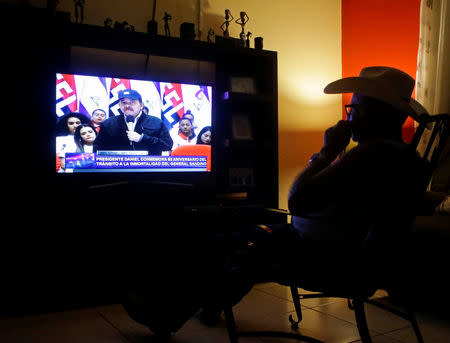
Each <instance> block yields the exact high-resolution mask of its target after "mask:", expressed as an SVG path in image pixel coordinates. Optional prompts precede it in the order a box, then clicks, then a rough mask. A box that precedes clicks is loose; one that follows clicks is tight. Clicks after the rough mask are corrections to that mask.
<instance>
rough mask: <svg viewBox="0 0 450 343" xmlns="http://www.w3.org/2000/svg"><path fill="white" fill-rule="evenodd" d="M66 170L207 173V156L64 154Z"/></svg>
mask: <svg viewBox="0 0 450 343" xmlns="http://www.w3.org/2000/svg"><path fill="white" fill-rule="evenodd" d="M65 165H66V170H73V171H80V172H82V171H95V170H98V171H109V170H110V171H118V170H121V171H142V170H146V171H147V170H149V171H175V170H186V171H207V156H148V155H146V156H141V155H99V154H96V153H66V158H65Z"/></svg>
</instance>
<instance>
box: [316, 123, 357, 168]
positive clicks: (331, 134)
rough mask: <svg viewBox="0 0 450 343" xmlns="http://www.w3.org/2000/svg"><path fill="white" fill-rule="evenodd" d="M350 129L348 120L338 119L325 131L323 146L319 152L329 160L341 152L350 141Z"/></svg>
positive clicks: (332, 159)
mask: <svg viewBox="0 0 450 343" xmlns="http://www.w3.org/2000/svg"><path fill="white" fill-rule="evenodd" d="M351 136H352V130H351V126H350V122H348V121H344V120H340V121H338V123H337V124H336V125H334V126H332V127H330V128H328V129H327V130H326V131H325V135H324V138H323V147H322V149H321V150H320V154H321V155H322V156H323V157H325V158H326V159H328V160H329V161H330V162H332V161H334V160H335V159H336V157H337V156H338V155H339V153H340V152H342V151H343V150H344V149H345V147H346V146H347V145H348V144H349V143H350V138H351Z"/></svg>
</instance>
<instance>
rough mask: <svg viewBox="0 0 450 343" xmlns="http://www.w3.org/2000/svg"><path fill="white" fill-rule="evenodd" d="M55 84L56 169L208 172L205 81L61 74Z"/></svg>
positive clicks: (209, 97) (209, 119)
mask: <svg viewBox="0 0 450 343" xmlns="http://www.w3.org/2000/svg"><path fill="white" fill-rule="evenodd" d="M55 85H56V101H55V114H54V119H55V123H56V126H55V131H54V145H55V153H56V173H57V174H81V173H83V174H95V173H101V174H103V175H104V174H113V173H114V174H116V175H119V174H120V175H125V174H126V175H128V176H130V175H132V174H133V175H137V174H139V173H158V174H167V175H175V174H186V175H187V174H193V173H194V174H197V173H198V174H204V173H211V171H212V159H211V142H212V139H211V138H212V135H211V134H212V133H213V132H214V129H213V106H214V101H213V85H212V84H200V83H195V84H194V83H179V82H172V81H170V80H166V81H161V80H158V81H154V80H145V79H130V78H123V77H118V76H116V75H82V74H74V73H69V74H67V73H62V72H61V73H56V75H55ZM146 175H148V174H146ZM188 179H189V178H186V180H188ZM178 180H183V178H182V177H181V178H178Z"/></svg>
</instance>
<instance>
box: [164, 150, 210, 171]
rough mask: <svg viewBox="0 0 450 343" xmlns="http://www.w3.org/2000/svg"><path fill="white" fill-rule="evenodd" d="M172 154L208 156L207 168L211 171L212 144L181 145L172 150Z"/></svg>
mask: <svg viewBox="0 0 450 343" xmlns="http://www.w3.org/2000/svg"><path fill="white" fill-rule="evenodd" d="M170 155H171V156H206V170H207V171H211V145H206V144H194V145H181V146H179V147H177V148H175V149H173V150H172V152H171V153H170Z"/></svg>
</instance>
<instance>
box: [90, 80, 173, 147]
mask: <svg viewBox="0 0 450 343" xmlns="http://www.w3.org/2000/svg"><path fill="white" fill-rule="evenodd" d="M119 107H120V110H121V112H122V114H120V115H118V116H113V117H110V118H109V119H107V120H105V121H103V122H102V124H101V125H100V132H99V134H98V136H97V139H96V140H95V142H94V151H96V152H97V151H127V150H139V151H148V155H161V153H162V152H163V151H169V150H171V148H172V145H173V141H172V138H171V137H170V134H169V131H168V130H167V128H166V127H165V125H164V123H163V122H162V120H161V119H159V118H156V117H154V116H150V115H148V114H145V113H144V112H143V111H142V109H143V108H144V104H143V102H142V97H141V95H140V94H139V93H138V92H136V91H135V90H133V89H125V90H122V91H120V92H119Z"/></svg>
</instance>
